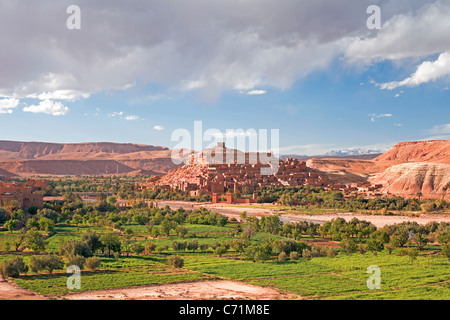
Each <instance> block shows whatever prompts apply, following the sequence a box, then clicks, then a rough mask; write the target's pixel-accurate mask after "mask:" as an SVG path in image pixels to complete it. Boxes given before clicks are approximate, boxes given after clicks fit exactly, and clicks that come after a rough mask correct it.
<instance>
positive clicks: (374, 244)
mask: <svg viewBox="0 0 450 320" xmlns="http://www.w3.org/2000/svg"><path fill="white" fill-rule="evenodd" d="M367 248H368V250H370V251H372V253H373V254H374V255H377V252H380V251H382V250H383V249H384V244H383V242H382V241H381V240H378V239H369V240H368V241H367Z"/></svg>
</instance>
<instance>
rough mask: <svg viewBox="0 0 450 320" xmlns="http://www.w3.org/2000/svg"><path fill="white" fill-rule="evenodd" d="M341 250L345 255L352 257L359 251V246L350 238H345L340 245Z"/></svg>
mask: <svg viewBox="0 0 450 320" xmlns="http://www.w3.org/2000/svg"><path fill="white" fill-rule="evenodd" d="M340 248H341V251H342V252H343V253H345V254H346V255H351V254H352V253H355V252H356V251H357V250H358V245H357V244H356V242H355V241H354V240H352V239H350V238H345V239H343V240H342V241H341V243H340Z"/></svg>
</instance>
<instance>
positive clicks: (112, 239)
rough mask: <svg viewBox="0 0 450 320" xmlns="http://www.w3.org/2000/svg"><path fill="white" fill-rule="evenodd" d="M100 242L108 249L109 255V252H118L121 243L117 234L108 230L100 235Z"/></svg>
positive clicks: (109, 253)
mask: <svg viewBox="0 0 450 320" xmlns="http://www.w3.org/2000/svg"><path fill="white" fill-rule="evenodd" d="M100 242H101V243H102V244H103V247H104V248H105V249H106V251H108V255H109V256H111V252H120V250H121V243H120V239H119V237H118V235H117V234H115V233H113V232H108V233H105V234H103V235H102V236H101V237H100Z"/></svg>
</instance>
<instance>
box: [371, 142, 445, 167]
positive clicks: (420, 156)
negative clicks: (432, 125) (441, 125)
mask: <svg viewBox="0 0 450 320" xmlns="http://www.w3.org/2000/svg"><path fill="white" fill-rule="evenodd" d="M375 161H377V162H378V161H400V162H435V163H450V140H430V141H412V142H400V143H397V144H396V145H395V146H393V147H392V148H391V149H390V150H389V151H387V152H385V153H383V154H382V155H380V156H378V157H377V158H375Z"/></svg>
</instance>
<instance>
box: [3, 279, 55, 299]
mask: <svg viewBox="0 0 450 320" xmlns="http://www.w3.org/2000/svg"><path fill="white" fill-rule="evenodd" d="M0 300H47V298H45V297H43V296H41V295H38V294H36V293H33V292H31V291H28V290H25V289H22V288H20V287H19V286H18V285H16V284H15V283H11V282H9V281H5V280H4V279H3V277H2V276H0Z"/></svg>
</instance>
